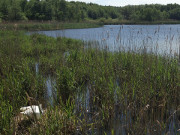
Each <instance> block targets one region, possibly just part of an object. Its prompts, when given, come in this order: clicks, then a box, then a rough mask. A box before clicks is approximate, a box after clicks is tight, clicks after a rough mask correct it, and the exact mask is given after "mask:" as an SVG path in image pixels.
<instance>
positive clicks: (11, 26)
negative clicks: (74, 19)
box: [0, 21, 102, 31]
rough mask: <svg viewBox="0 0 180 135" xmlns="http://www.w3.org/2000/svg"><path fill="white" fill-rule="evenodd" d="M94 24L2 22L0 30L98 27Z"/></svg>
mask: <svg viewBox="0 0 180 135" xmlns="http://www.w3.org/2000/svg"><path fill="white" fill-rule="evenodd" d="M100 26H102V24H100V23H96V22H80V23H62V22H51V21H49V22H12V23H11V22H4V23H0V30H25V31H36V30H59V29H83V28H95V27H100Z"/></svg>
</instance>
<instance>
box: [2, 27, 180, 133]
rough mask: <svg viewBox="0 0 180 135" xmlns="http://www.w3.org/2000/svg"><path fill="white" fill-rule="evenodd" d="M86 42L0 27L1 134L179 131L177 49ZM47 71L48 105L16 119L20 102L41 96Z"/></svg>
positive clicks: (35, 101) (41, 98) (42, 99)
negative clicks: (50, 81)
mask: <svg viewBox="0 0 180 135" xmlns="http://www.w3.org/2000/svg"><path fill="white" fill-rule="evenodd" d="M88 45H89V46H84V45H83V42H82V41H79V40H73V39H67V38H60V37H59V38H51V37H47V36H44V35H38V34H34V35H31V36H27V35H25V34H24V33H23V32H19V31H18V32H17V31H0V48H1V49H0V76H1V77H0V120H1V121H0V134H12V133H18V134H168V133H170V134H172V133H174V134H178V133H179V129H178V128H179V126H180V119H179V117H180V98H179V95H180V70H179V65H178V57H177V58H173V57H169V56H158V55H155V54H153V53H147V52H144V51H143V50H142V52H141V53H136V52H134V51H132V50H129V51H126V52H125V51H121V50H120V51H119V52H110V51H108V50H107V49H104V50H101V49H98V47H96V48H95V47H91V43H89V44H88ZM97 46H98V45H97ZM37 62H38V65H39V69H38V70H39V73H38V74H37V71H36V68H35V64H36V63H37ZM48 75H50V76H51V77H53V78H55V82H56V83H55V85H54V91H53V93H55V94H54V97H53V100H54V103H53V105H46V113H45V114H44V115H43V116H42V117H41V119H40V120H23V121H16V120H15V119H14V117H16V116H17V115H18V114H19V108H20V107H22V106H26V105H31V104H38V103H40V102H41V103H42V102H43V103H44V102H46V100H47V99H46V98H45V95H46V86H45V77H46V76H48ZM44 107H45V105H44Z"/></svg>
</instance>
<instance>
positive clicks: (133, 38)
mask: <svg viewBox="0 0 180 135" xmlns="http://www.w3.org/2000/svg"><path fill="white" fill-rule="evenodd" d="M32 33H40V34H45V35H47V36H52V37H67V38H73V39H80V40H83V41H92V42H94V41H96V42H98V43H99V44H100V46H101V47H102V48H108V49H109V50H110V51H119V50H134V51H139V50H142V49H144V48H145V49H146V51H150V52H153V53H160V54H173V55H174V53H175V55H177V54H179V48H180V25H105V26H103V27H100V28H88V29H67V30H53V31H36V32H29V34H32Z"/></svg>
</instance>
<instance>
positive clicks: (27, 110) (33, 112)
mask: <svg viewBox="0 0 180 135" xmlns="http://www.w3.org/2000/svg"><path fill="white" fill-rule="evenodd" d="M20 111H21V112H20V113H21V114H23V115H25V116H28V117H30V118H33V117H34V116H35V117H36V118H37V119H40V117H41V115H42V114H43V112H44V111H43V109H42V104H40V105H32V106H26V107H21V108H20Z"/></svg>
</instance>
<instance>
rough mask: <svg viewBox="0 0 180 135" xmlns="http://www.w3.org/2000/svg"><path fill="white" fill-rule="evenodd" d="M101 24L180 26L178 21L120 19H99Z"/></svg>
mask: <svg viewBox="0 0 180 135" xmlns="http://www.w3.org/2000/svg"><path fill="white" fill-rule="evenodd" d="M99 22H100V23H102V24H104V25H120V24H125V25H155V24H180V21H177V20H163V21H133V20H118V19H99Z"/></svg>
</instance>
